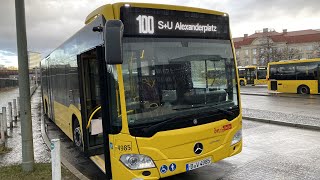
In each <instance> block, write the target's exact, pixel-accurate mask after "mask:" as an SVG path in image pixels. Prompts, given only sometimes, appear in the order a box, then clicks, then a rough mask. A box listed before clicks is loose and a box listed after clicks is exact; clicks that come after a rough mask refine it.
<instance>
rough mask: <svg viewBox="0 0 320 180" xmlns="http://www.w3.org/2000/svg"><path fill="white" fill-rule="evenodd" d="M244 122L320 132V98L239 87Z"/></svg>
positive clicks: (255, 87) (261, 87) (251, 87)
mask: <svg viewBox="0 0 320 180" xmlns="http://www.w3.org/2000/svg"><path fill="white" fill-rule="evenodd" d="M240 89H241V90H240V93H241V100H242V110H243V111H242V113H243V117H244V118H246V119H251V120H256V121H262V122H268V123H275V124H282V125H288V126H294V127H302V128H309V129H320V113H319V111H318V110H319V108H320V96H319V95H301V94H286V93H277V92H270V91H268V89H267V87H266V86H245V87H241V88H240Z"/></svg>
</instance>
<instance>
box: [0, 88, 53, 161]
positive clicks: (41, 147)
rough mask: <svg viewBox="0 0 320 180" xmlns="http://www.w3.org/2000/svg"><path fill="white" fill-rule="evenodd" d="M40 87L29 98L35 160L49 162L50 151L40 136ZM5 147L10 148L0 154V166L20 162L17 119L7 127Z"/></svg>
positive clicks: (19, 128)
mask: <svg viewBox="0 0 320 180" xmlns="http://www.w3.org/2000/svg"><path fill="white" fill-rule="evenodd" d="M40 92H41V90H40V88H38V89H37V90H36V92H35V94H34V95H33V96H32V98H31V115H32V130H33V145H34V156H35V157H34V158H35V162H42V163H46V162H50V153H49V149H48V148H47V146H46V145H45V144H44V141H43V140H42V136H41V111H40V107H41V97H40ZM10 98H11V97H10ZM8 135H9V137H8V138H7V142H6V144H7V147H9V148H12V151H10V152H9V153H7V154H4V155H0V166H6V165H12V164H20V163H21V162H22V152H21V123H20V120H19V119H18V121H17V122H14V128H13V129H12V130H9V129H8Z"/></svg>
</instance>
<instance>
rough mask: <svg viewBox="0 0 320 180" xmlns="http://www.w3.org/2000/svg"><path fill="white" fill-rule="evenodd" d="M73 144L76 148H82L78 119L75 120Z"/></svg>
mask: <svg viewBox="0 0 320 180" xmlns="http://www.w3.org/2000/svg"><path fill="white" fill-rule="evenodd" d="M73 143H74V145H75V146H76V147H78V148H82V134H81V129H80V125H79V121H78V120H77V119H75V120H73Z"/></svg>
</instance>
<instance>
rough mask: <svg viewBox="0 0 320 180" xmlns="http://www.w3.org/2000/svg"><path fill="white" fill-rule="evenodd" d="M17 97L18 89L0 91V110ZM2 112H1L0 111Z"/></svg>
mask: <svg viewBox="0 0 320 180" xmlns="http://www.w3.org/2000/svg"><path fill="white" fill-rule="evenodd" d="M18 96H19V88H18V87H17V88H13V89H9V90H3V91H0V108H2V107H7V106H8V102H12V101H13V99H16V98H17V97H18ZM1 111H2V110H1Z"/></svg>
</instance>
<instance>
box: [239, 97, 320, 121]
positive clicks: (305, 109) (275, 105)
mask: <svg viewBox="0 0 320 180" xmlns="http://www.w3.org/2000/svg"><path fill="white" fill-rule="evenodd" d="M292 96H293V95H292ZM295 97H296V98H295ZM317 97H318V96H317ZM241 103H242V108H247V109H257V110H266V111H272V112H283V113H287V114H295V115H305V116H310V117H315V118H319V117H320V111H319V109H320V96H319V98H309V96H301V95H298V94H296V95H294V96H293V97H291V98H289V97H281V96H255V95H241Z"/></svg>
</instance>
